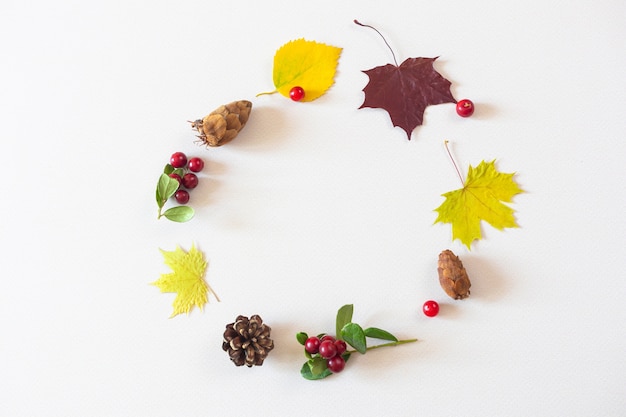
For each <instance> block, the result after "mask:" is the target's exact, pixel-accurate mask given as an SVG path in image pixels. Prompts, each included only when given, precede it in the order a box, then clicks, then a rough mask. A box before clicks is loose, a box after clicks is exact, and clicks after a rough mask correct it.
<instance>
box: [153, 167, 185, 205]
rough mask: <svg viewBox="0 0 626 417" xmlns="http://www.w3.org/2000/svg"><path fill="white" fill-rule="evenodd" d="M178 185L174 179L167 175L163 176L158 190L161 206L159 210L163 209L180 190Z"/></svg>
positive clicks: (160, 178)
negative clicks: (168, 200)
mask: <svg viewBox="0 0 626 417" xmlns="http://www.w3.org/2000/svg"><path fill="white" fill-rule="evenodd" d="M178 185H179V184H178V181H177V180H175V179H174V178H170V177H169V176H168V175H166V174H161V176H160V177H159V183H158V184H157V190H156V195H157V204H158V205H159V208H160V207H163V205H165V202H166V201H167V199H168V198H170V197H171V196H173V195H174V193H175V192H176V190H177V189H178Z"/></svg>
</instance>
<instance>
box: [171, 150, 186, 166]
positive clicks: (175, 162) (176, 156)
mask: <svg viewBox="0 0 626 417" xmlns="http://www.w3.org/2000/svg"><path fill="white" fill-rule="evenodd" d="M170 165H171V166H173V167H174V168H182V167H184V166H185V165H187V156H186V155H185V154H184V153H182V152H174V153H173V154H172V156H171V157H170Z"/></svg>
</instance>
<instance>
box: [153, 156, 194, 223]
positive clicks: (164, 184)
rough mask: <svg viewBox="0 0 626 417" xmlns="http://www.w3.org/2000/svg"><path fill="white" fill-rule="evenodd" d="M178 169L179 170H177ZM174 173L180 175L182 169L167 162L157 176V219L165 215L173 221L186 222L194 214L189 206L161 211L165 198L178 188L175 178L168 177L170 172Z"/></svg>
mask: <svg viewBox="0 0 626 417" xmlns="http://www.w3.org/2000/svg"><path fill="white" fill-rule="evenodd" d="M178 171H180V172H178ZM172 173H175V174H178V175H180V176H181V177H182V173H183V170H182V169H181V168H176V169H175V168H174V167H173V166H171V165H170V164H167V165H166V166H165V168H164V169H163V173H162V174H161V176H160V177H159V182H158V183H157V187H156V202H157V205H158V206H159V214H158V217H157V219H160V218H161V217H165V218H166V219H168V220H171V221H173V222H179V223H182V222H186V221H189V220H191V218H192V217H193V215H194V210H193V208H191V207H189V206H176V207H171V208H169V209H167V210H165V211H163V207H164V206H165V203H167V200H169V199H170V197H172V196H173V195H174V193H176V190H178V187H179V183H178V180H176V179H175V178H172V177H170V174H172Z"/></svg>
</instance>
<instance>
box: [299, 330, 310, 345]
mask: <svg viewBox="0 0 626 417" xmlns="http://www.w3.org/2000/svg"><path fill="white" fill-rule="evenodd" d="M308 338H309V335H308V334H306V333H304V332H300V333H298V334H296V339H297V340H298V343H300V344H301V345H303V346H304V342H306V340H307V339H308Z"/></svg>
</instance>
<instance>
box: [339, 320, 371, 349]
mask: <svg viewBox="0 0 626 417" xmlns="http://www.w3.org/2000/svg"><path fill="white" fill-rule="evenodd" d="M341 338H342V339H343V340H345V342H346V343H347V344H349V345H350V346H352V347H353V348H354V349H356V351H357V352H359V353H365V352H366V351H367V341H366V340H365V332H364V331H363V328H362V327H361V326H359V325H358V324H356V323H348V324H346V325H345V326H343V329H341Z"/></svg>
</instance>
